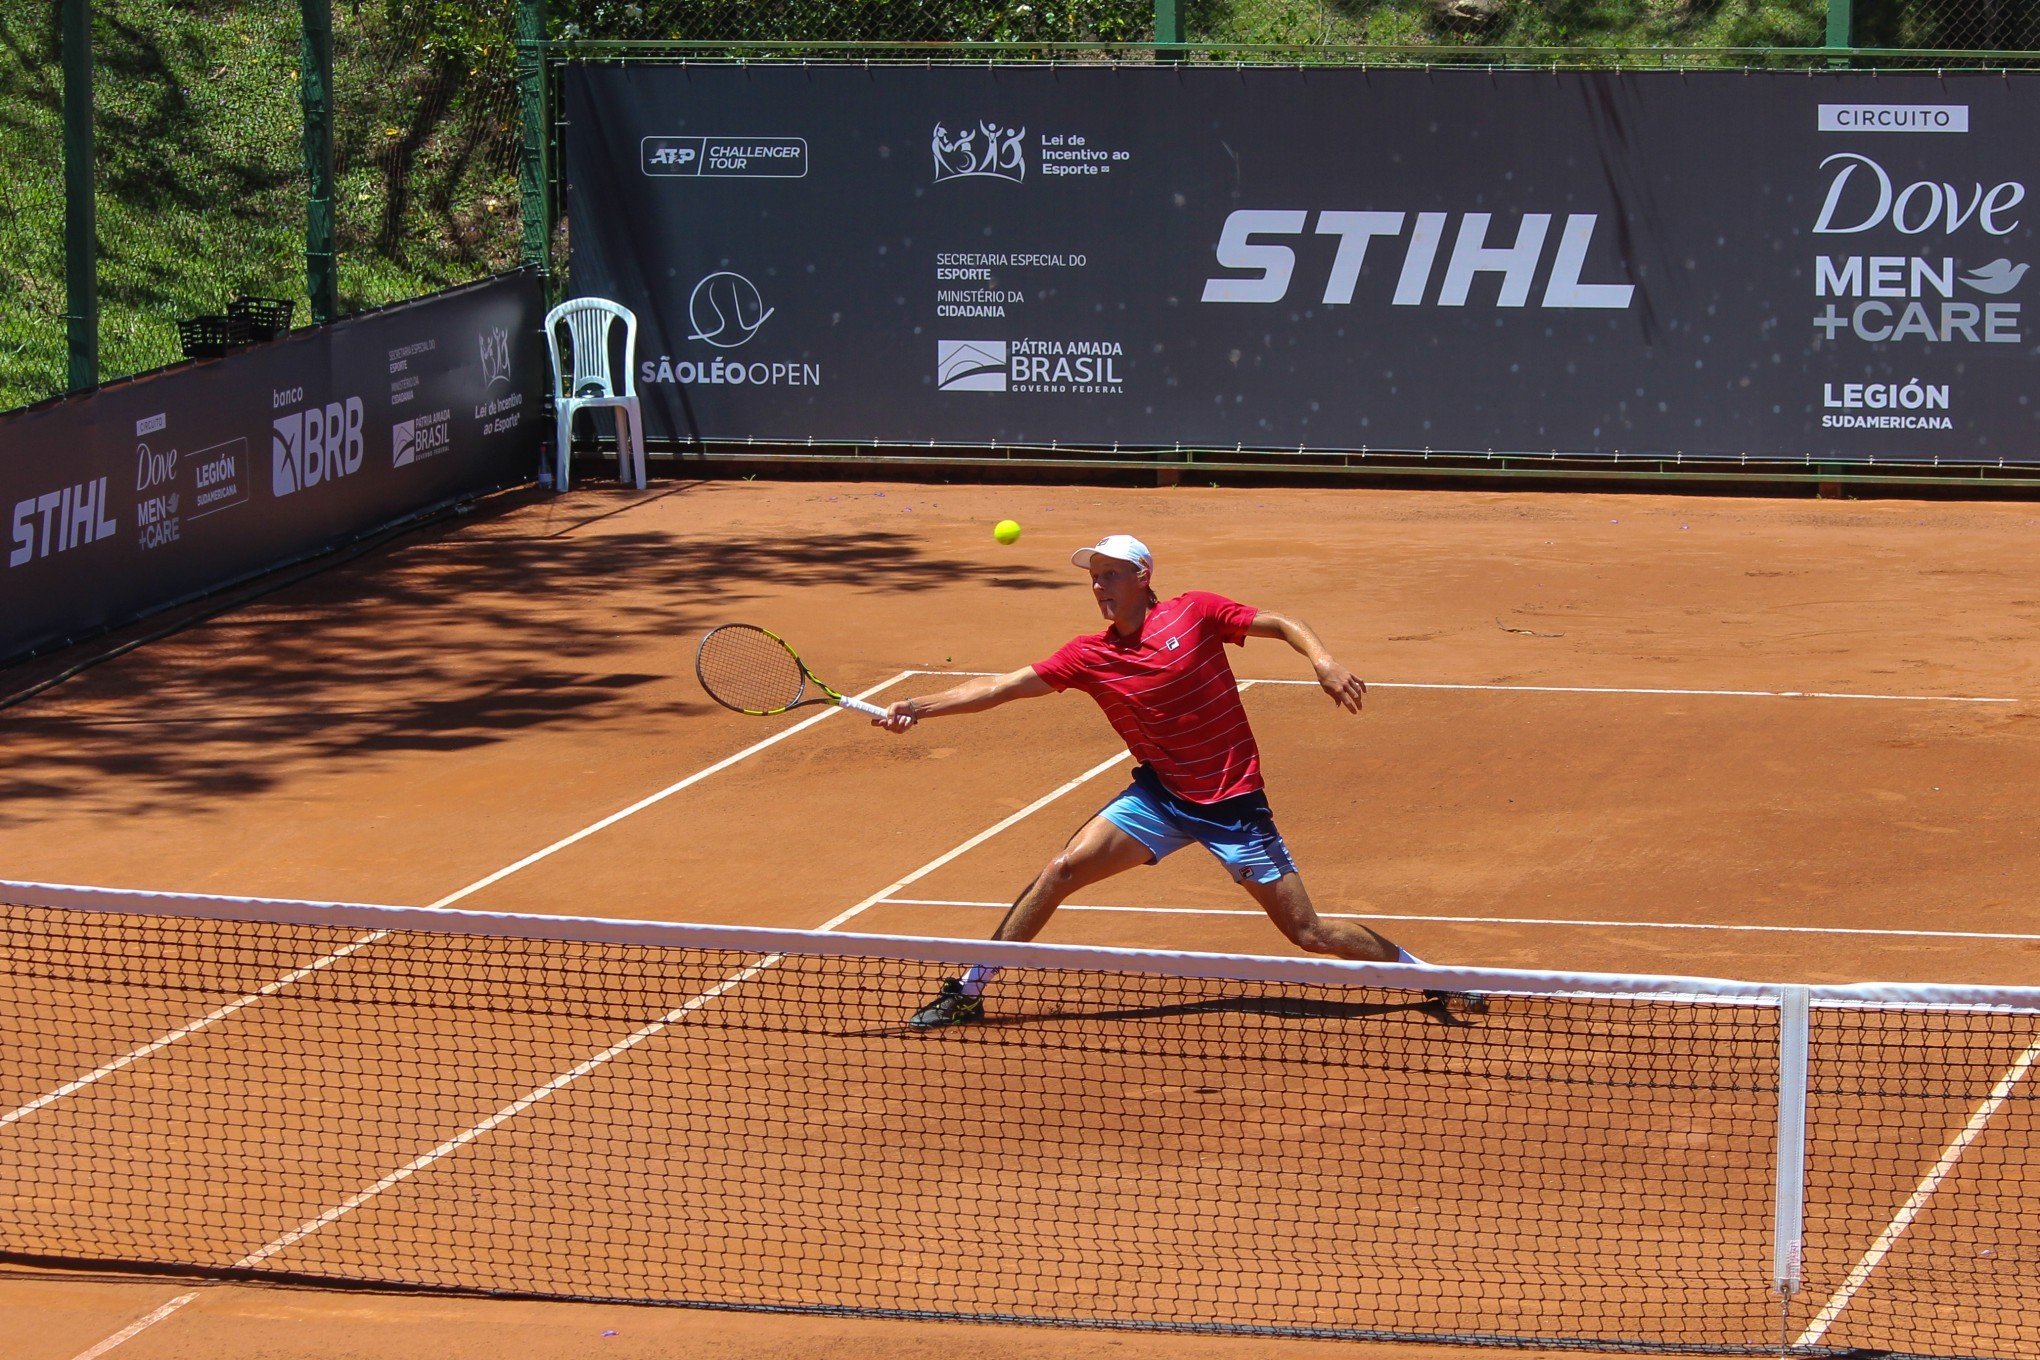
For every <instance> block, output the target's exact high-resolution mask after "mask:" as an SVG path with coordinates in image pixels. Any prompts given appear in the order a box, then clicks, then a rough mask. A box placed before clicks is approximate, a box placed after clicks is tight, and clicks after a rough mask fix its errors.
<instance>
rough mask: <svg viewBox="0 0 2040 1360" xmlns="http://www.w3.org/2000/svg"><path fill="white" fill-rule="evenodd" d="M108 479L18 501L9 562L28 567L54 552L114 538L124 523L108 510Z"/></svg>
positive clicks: (11, 565) (15, 509)
mask: <svg viewBox="0 0 2040 1360" xmlns="http://www.w3.org/2000/svg"><path fill="white" fill-rule="evenodd" d="M106 482H107V479H106V478H104V477H99V478H96V479H94V480H92V481H89V482H79V483H77V484H76V485H73V486H67V487H62V488H60V489H58V490H56V491H45V492H44V493H43V494H42V495H40V496H30V497H28V498H27V499H26V500H20V501H16V502H15V503H14V519H13V525H12V527H13V530H14V545H13V548H12V550H11V551H9V552H8V554H7V565H8V566H10V567H20V566H26V565H27V564H28V563H30V562H33V561H35V560H36V559H37V558H41V557H48V556H50V555H51V554H52V553H60V552H69V551H70V550H71V549H73V548H82V547H84V546H85V545H86V544H87V543H97V542H99V541H100V540H101V539H107V538H112V537H113V535H114V534H115V532H117V531H118V529H119V528H120V526H119V525H118V524H116V523H115V522H114V519H113V517H112V516H111V515H109V514H108V513H107V512H108V511H109V510H111V509H112V508H113V507H112V506H111V505H109V504H108V503H107V502H108V495H107V490H106Z"/></svg>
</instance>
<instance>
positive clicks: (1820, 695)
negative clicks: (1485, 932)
mask: <svg viewBox="0 0 2040 1360" xmlns="http://www.w3.org/2000/svg"><path fill="white" fill-rule="evenodd" d="M906 674H907V675H909V676H914V675H959V676H978V675H1002V674H1004V672H1003V671H908V672H906ZM1251 685H1309V686H1311V687H1313V688H1315V687H1316V686H1317V681H1315V680H1293V679H1284V680H1269V679H1265V678H1260V677H1255V678H1250V679H1246V680H1242V681H1240V688H1241V689H1246V688H1247V687H1249V686H1251ZM1367 688H1369V689H1440V690H1472V691H1477V692H1490V693H1498V694H1509V693H1519V692H1520V693H1524V694H1637V695H1653V694H1656V695H1668V696H1672V697H1685V698H1696V699H1701V698H1704V699H1859V700H1872V701H1882V702H1885V703H1894V704H2016V703H2018V702H2019V701H2018V700H2017V699H1991V698H1978V697H1976V696H1974V695H1968V694H1851V693H1844V692H1841V691H1835V690H1815V689H1632V688H1625V687H1623V686H1620V685H1503V684H1494V685H1481V684H1451V683H1445V682H1442V681H1421V680H1369V681H1368V682H1367Z"/></svg>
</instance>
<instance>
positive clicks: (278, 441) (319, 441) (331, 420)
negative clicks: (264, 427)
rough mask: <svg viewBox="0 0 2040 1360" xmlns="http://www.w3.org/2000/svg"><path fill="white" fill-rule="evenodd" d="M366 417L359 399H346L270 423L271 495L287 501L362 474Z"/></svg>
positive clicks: (311, 408)
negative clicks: (288, 498) (363, 432)
mask: <svg viewBox="0 0 2040 1360" xmlns="http://www.w3.org/2000/svg"><path fill="white" fill-rule="evenodd" d="M364 414H365V412H364V411H363V409H362V405H361V398H360V397H348V398H347V399H346V400H344V401H331V402H327V403H326V404H325V405H324V406H307V407H306V408H305V409H304V410H302V411H292V412H291V413H290V414H289V415H286V416H280V417H278V418H277V419H276V420H275V421H273V422H271V423H272V425H273V427H274V431H275V433H274V435H273V436H272V437H271V439H270V443H269V459H270V462H269V467H270V478H269V489H270V492H271V493H272V494H274V495H277V496H289V495H293V494H295V493H296V492H299V491H306V490H309V489H311V488H312V487H315V486H317V485H318V484H319V483H321V482H332V481H338V480H339V479H340V478H342V477H346V476H349V475H351V474H353V473H356V472H359V471H361V456H362V438H361V423H362V418H363V415H364Z"/></svg>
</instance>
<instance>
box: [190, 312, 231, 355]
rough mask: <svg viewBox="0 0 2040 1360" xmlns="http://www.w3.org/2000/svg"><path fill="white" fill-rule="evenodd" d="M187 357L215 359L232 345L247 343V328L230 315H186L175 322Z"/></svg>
mask: <svg viewBox="0 0 2040 1360" xmlns="http://www.w3.org/2000/svg"><path fill="white" fill-rule="evenodd" d="M177 338H178V339H179V340H181V341H183V342H184V357H185V358H187V359H217V358H219V356H220V355H222V354H225V353H226V352H227V350H228V349H229V348H230V347H231V346H234V345H241V344H246V343H247V328H246V326H245V324H244V323H243V322H241V321H240V320H239V319H237V318H235V317H231V316H187V317H185V318H184V319H183V320H181V321H179V322H178V323H177Z"/></svg>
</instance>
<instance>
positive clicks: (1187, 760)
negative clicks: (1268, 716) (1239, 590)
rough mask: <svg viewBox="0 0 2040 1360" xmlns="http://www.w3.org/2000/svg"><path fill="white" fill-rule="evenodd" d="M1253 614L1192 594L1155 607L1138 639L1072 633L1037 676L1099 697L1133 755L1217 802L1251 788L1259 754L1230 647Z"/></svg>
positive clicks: (1171, 785) (1182, 790)
mask: <svg viewBox="0 0 2040 1360" xmlns="http://www.w3.org/2000/svg"><path fill="white" fill-rule="evenodd" d="M1257 612H1258V611H1257V610H1255V609H1254V608H1252V607H1251V606H1249V605H1243V604H1236V603H1234V602H1233V601H1231V600H1228V599H1226V598H1225V597H1224V596H1223V595H1212V594H1209V593H1207V592H1205V591H1201V590H1193V591H1190V592H1188V593H1187V594H1183V595H1178V596H1176V597H1175V598H1174V599H1172V600H1164V601H1162V602H1161V603H1160V604H1158V605H1156V606H1155V607H1154V608H1152V609H1150V610H1149V611H1148V615H1147V618H1146V619H1145V620H1143V621H1142V623H1141V628H1140V640H1139V641H1138V642H1122V641H1120V640H1119V637H1118V635H1117V634H1116V633H1114V632H1113V631H1112V630H1111V629H1110V628H1108V629H1106V630H1105V631H1104V632H1102V633H1095V634H1090V635H1087V636H1084V637H1080V638H1074V639H1072V640H1071V641H1070V642H1069V643H1068V644H1067V645H1066V646H1064V647H1063V649H1062V650H1061V651H1059V652H1057V653H1056V654H1055V655H1054V656H1051V657H1050V658H1048V660H1046V661H1038V662H1036V663H1035V665H1034V673H1035V674H1036V675H1039V676H1040V677H1041V678H1042V679H1044V680H1046V681H1048V683H1049V684H1051V685H1053V686H1054V687H1055V688H1056V689H1058V690H1065V689H1074V690H1081V691H1082V692H1084V693H1085V694H1088V695H1090V696H1091V697H1092V698H1093V699H1096V700H1097V701H1098V706H1099V707H1100V708H1102V709H1104V710H1105V717H1106V719H1107V720H1108V721H1109V722H1110V723H1111V724H1112V730H1113V731H1115V732H1117V733H1119V736H1120V739H1121V740H1122V741H1124V742H1125V743H1126V749H1127V750H1129V751H1131V752H1133V758H1134V759H1135V760H1137V761H1139V762H1140V763H1141V764H1143V765H1146V766H1148V767H1150V768H1151V769H1153V770H1154V772H1155V773H1156V774H1157V775H1158V776H1160V777H1161V781H1162V786H1163V787H1164V788H1166V789H1168V790H1169V792H1171V793H1173V794H1175V795H1176V796H1177V797H1179V798H1183V799H1186V800H1188V801H1189V802H1192V803H1215V802H1217V801H1218V800H1219V799H1221V798H1232V797H1236V796H1237V795H1239V794H1242V793H1253V792H1254V791H1256V790H1257V789H1259V788H1260V787H1261V753H1260V750H1259V748H1258V747H1256V746H1255V745H1254V731H1253V729H1252V728H1250V727H1248V726H1247V710H1246V708H1245V707H1244V706H1243V705H1242V704H1241V703H1240V692H1239V682H1238V681H1236V680H1235V679H1234V678H1233V671H1232V663H1231V662H1230V661H1229V660H1227V658H1226V654H1225V645H1224V644H1226V643H1228V642H1230V643H1234V644H1236V645H1237V644H1239V643H1243V642H1245V641H1246V638H1247V626H1248V625H1249V624H1251V623H1252V622H1253V621H1254V616H1255V614H1256V613H1257Z"/></svg>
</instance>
